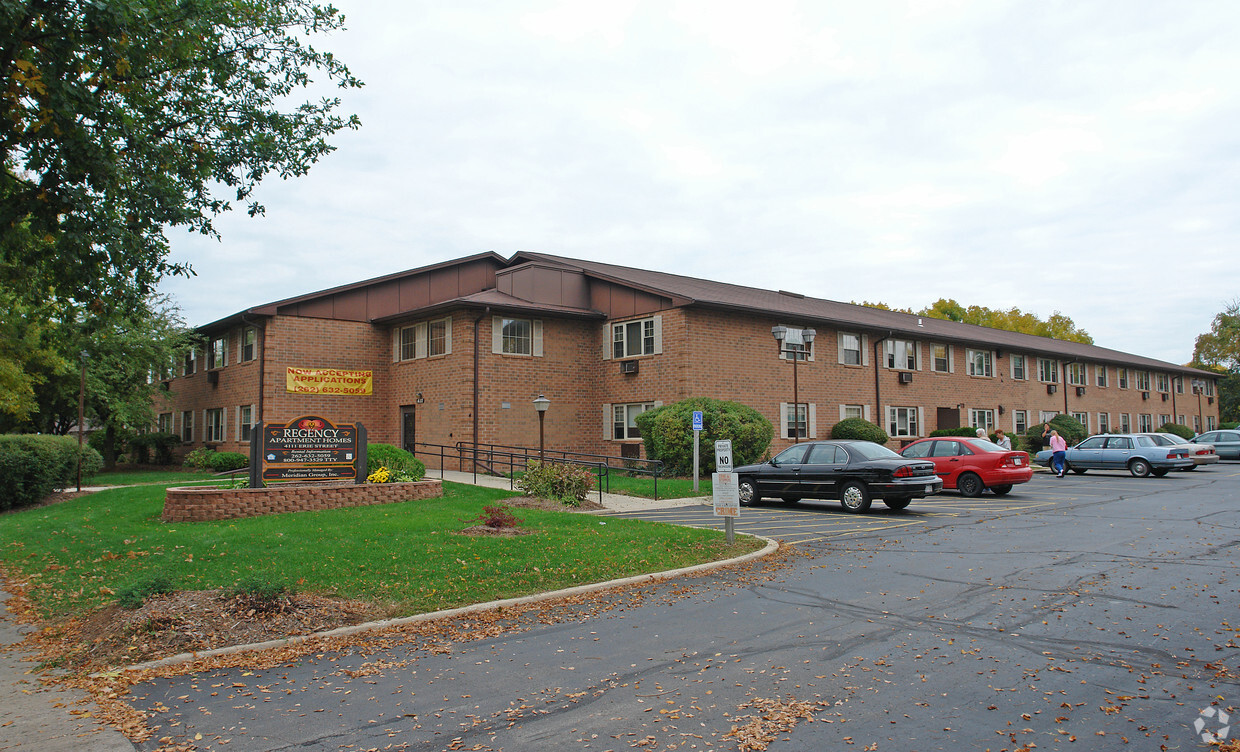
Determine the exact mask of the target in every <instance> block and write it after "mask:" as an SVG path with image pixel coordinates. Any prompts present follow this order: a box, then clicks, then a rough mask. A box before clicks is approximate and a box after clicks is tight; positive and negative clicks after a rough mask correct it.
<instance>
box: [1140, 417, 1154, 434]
mask: <svg viewBox="0 0 1240 752" xmlns="http://www.w3.org/2000/svg"><path fill="white" fill-rule="evenodd" d="M1137 426H1138V427H1139V428H1138V431H1137V432H1138V433H1153V431H1154V416H1153V414H1151V413H1137Z"/></svg>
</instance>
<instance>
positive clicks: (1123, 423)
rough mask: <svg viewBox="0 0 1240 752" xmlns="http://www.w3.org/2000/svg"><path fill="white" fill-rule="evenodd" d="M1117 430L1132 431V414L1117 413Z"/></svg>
mask: <svg viewBox="0 0 1240 752" xmlns="http://www.w3.org/2000/svg"><path fill="white" fill-rule="evenodd" d="M1119 432H1120V433H1132V416H1131V415H1129V414H1128V413H1120V414H1119Z"/></svg>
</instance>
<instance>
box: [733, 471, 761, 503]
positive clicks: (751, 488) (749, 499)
mask: <svg viewBox="0 0 1240 752" xmlns="http://www.w3.org/2000/svg"><path fill="white" fill-rule="evenodd" d="M736 492H737V496H739V497H740V501H741V503H742V504H745V505H746V506H748V505H749V504H757V503H758V502H759V501H762V494H760V493H758V484H757V483H754V481H753V478H741V482H740V485H738V486H737V489H736Z"/></svg>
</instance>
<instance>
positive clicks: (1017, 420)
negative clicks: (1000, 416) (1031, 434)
mask: <svg viewBox="0 0 1240 752" xmlns="http://www.w3.org/2000/svg"><path fill="white" fill-rule="evenodd" d="M1012 430H1014V431H1015V432H1016V435H1018V436H1020V435H1023V434H1024V433H1025V431H1028V430H1029V413H1027V412H1026V411H1024V410H1013V411H1012Z"/></svg>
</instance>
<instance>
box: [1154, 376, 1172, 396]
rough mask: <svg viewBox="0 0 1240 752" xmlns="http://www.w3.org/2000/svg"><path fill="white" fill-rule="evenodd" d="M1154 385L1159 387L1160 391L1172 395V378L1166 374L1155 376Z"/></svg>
mask: <svg viewBox="0 0 1240 752" xmlns="http://www.w3.org/2000/svg"><path fill="white" fill-rule="evenodd" d="M1154 385H1155V386H1157V387H1158V391H1160V392H1166V393H1168V394H1170V393H1171V377H1170V376H1168V375H1167V374H1165V373H1156V374H1154Z"/></svg>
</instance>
